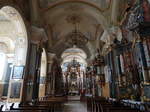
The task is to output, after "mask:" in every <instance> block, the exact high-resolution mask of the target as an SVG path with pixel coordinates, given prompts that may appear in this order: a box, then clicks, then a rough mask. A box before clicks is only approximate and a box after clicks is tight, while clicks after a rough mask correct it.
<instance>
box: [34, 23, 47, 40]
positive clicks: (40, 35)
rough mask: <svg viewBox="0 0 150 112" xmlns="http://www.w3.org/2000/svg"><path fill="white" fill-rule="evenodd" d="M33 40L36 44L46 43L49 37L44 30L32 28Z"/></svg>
mask: <svg viewBox="0 0 150 112" xmlns="http://www.w3.org/2000/svg"><path fill="white" fill-rule="evenodd" d="M31 39H32V41H33V42H34V43H40V42H41V41H42V42H46V41H47V40H48V37H47V35H46V33H45V31H44V29H43V28H38V27H36V26H32V27H31Z"/></svg>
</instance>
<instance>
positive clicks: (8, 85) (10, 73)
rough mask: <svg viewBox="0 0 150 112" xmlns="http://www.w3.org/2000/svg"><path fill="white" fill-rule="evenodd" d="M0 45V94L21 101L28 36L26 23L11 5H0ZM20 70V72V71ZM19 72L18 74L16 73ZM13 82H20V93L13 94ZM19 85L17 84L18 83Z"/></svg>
mask: <svg viewBox="0 0 150 112" xmlns="http://www.w3.org/2000/svg"><path fill="white" fill-rule="evenodd" d="M0 7H1V9H0V27H2V28H1V29H0V43H1V44H0V46H4V45H5V46H4V47H3V49H1V50H0V52H2V53H4V54H5V57H6V58H5V60H4V64H6V66H5V68H4V69H3V71H5V72H3V74H0V75H3V77H2V80H0V82H1V81H4V84H3V85H2V87H3V88H5V89H2V91H1V93H0V94H1V95H2V96H7V98H8V100H11V99H14V101H21V97H22V95H21V94H22V87H23V73H24V68H25V65H26V58H27V49H28V37H27V30H26V25H25V22H24V20H23V17H22V16H21V14H20V12H19V11H18V10H17V9H16V8H15V7H12V6H9V5H6V6H3V7H2V6H0ZM21 71H22V72H21ZM17 73H19V74H17ZM14 83H20V84H21V85H20V86H21V87H20V93H18V96H13V90H14V91H15V87H17V86H14V85H13V84H14ZM18 86H19V85H18Z"/></svg>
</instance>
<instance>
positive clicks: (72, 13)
mask: <svg viewBox="0 0 150 112" xmlns="http://www.w3.org/2000/svg"><path fill="white" fill-rule="evenodd" d="M32 1H33V0H32ZM123 2H125V0H123V1H122V2H120V0H115V1H114V0H39V6H40V11H39V12H40V14H39V15H40V16H39V19H40V18H42V22H41V23H42V24H43V25H44V27H45V30H46V32H47V34H48V51H49V52H52V53H55V54H56V55H57V57H61V54H62V53H63V51H65V49H67V48H71V47H73V42H72V38H71V37H69V36H70V35H71V33H72V32H73V31H74V30H75V24H74V22H73V21H74V20H75V21H77V22H76V23H77V24H76V29H77V30H78V32H80V33H81V34H82V38H80V39H77V40H76V41H77V42H76V44H77V47H79V48H81V49H83V50H84V51H85V52H86V54H87V57H88V58H90V57H91V56H92V55H94V54H95V52H96V48H97V47H98V48H99V47H100V46H101V44H102V45H103V42H101V41H100V38H101V36H102V35H103V33H104V31H106V30H108V29H109V27H111V25H114V24H116V23H117V20H118V17H119V16H120V14H122V13H121V12H122V11H123V10H124V9H123V7H124V6H122V5H121V3H123ZM123 4H124V3H123ZM32 5H33V11H34V10H35V8H36V6H35V3H32ZM120 7H122V8H120ZM118 9H120V10H118ZM36 16H37V15H35V16H34V17H35V18H36ZM38 23H40V22H38Z"/></svg>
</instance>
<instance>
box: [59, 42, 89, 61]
mask: <svg viewBox="0 0 150 112" xmlns="http://www.w3.org/2000/svg"><path fill="white" fill-rule="evenodd" d="M61 58H62V60H63V61H62V63H66V62H71V61H72V60H74V59H75V60H76V61H78V62H80V63H83V64H86V58H87V54H86V53H85V52H84V51H83V50H82V49H80V48H78V47H77V46H75V45H74V46H73V47H72V48H68V49H66V50H65V51H64V52H63V53H62V55H61Z"/></svg>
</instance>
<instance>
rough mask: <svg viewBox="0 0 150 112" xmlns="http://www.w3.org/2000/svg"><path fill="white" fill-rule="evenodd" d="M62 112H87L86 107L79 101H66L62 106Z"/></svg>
mask: <svg viewBox="0 0 150 112" xmlns="http://www.w3.org/2000/svg"><path fill="white" fill-rule="evenodd" d="M63 112H87V106H86V103H83V102H80V101H68V102H66V103H65V104H64V111H63Z"/></svg>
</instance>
